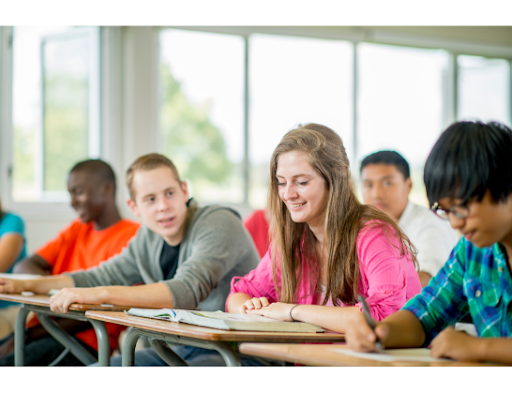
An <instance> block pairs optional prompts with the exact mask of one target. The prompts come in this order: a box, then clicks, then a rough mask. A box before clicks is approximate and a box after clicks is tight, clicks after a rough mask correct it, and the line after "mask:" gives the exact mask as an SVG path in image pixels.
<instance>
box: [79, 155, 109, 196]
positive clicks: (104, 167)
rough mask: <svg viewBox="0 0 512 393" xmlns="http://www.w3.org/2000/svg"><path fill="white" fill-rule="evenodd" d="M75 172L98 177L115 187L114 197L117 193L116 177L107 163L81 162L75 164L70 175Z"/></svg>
mask: <svg viewBox="0 0 512 393" xmlns="http://www.w3.org/2000/svg"><path fill="white" fill-rule="evenodd" d="M73 172H87V173H90V174H93V175H96V176H98V177H99V178H100V179H101V180H103V181H104V182H107V183H112V184H113V185H114V195H115V192H116V175H115V173H114V170H113V169H112V167H111V166H110V165H109V164H107V163H106V162H105V161H103V160H100V159H90V160H85V161H80V162H79V163H77V164H75V165H74V166H73V168H71V170H70V171H69V173H73Z"/></svg>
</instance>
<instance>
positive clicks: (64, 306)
mask: <svg viewBox="0 0 512 393" xmlns="http://www.w3.org/2000/svg"><path fill="white" fill-rule="evenodd" d="M70 280H71V278H70ZM71 281H72V280H71ZM0 288H1V287H0ZM72 303H87V304H103V303H109V304H115V305H118V306H133V307H150V308H172V307H174V302H173V298H172V295H171V292H170V291H169V289H168V288H167V285H165V284H164V283H155V284H148V285H139V286H134V287H131V286H105V287H94V288H72V287H71V288H64V289H63V290H61V291H60V292H59V293H57V294H55V295H53V296H52V297H51V298H50V308H51V309H52V311H53V312H56V313H67V312H68V308H69V305H70V304H72Z"/></svg>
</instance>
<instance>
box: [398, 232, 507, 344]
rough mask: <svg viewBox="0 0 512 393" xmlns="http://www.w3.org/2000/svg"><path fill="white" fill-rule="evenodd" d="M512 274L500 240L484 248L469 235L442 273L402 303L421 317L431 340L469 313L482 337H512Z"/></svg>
mask: <svg viewBox="0 0 512 393" xmlns="http://www.w3.org/2000/svg"><path fill="white" fill-rule="evenodd" d="M511 302H512V279H511V276H510V272H509V269H508V266H507V260H506V256H505V254H504V253H503V251H502V250H501V249H500V246H499V245H498V244H497V243H495V244H493V245H492V246H491V247H487V248H478V247H476V246H474V245H473V244H472V243H471V242H469V241H467V240H466V239H465V238H464V237H462V238H461V240H460V241H459V243H457V245H456V246H455V248H454V249H453V251H452V252H451V254H450V257H449V259H448V261H447V262H446V264H445V265H444V267H443V268H442V269H441V270H440V271H439V273H438V274H437V275H436V276H435V277H433V278H432V279H431V280H430V282H429V285H428V286H427V287H425V288H423V290H422V291H421V293H420V294H418V295H416V296H415V297H414V298H412V299H411V300H409V301H408V302H407V304H406V305H405V306H404V307H403V308H402V309H403V310H408V311H410V312H412V313H413V314H414V315H416V317H417V318H418V319H419V320H420V322H421V324H422V325H423V330H424V331H425V335H426V340H425V345H428V344H429V343H430V341H431V340H432V339H433V338H434V337H435V336H436V335H437V334H439V333H440V332H441V330H443V329H444V328H446V327H447V326H448V325H453V324H455V323H456V322H458V321H460V320H461V318H463V317H464V316H465V315H467V314H468V313H469V314H470V315H471V317H472V318H473V323H474V324H475V327H476V331H477V333H478V336H479V337H512V305H511Z"/></svg>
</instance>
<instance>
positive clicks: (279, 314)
mask: <svg viewBox="0 0 512 393" xmlns="http://www.w3.org/2000/svg"><path fill="white" fill-rule="evenodd" d="M255 299H256V300H257V301H256V300H255ZM264 299H265V298H264ZM250 301H252V302H253V304H254V309H250V308H248V309H247V310H246V312H247V313H248V314H257V315H263V316H264V317H268V318H272V319H277V320H280V321H292V318H291V317H293V319H294V320H295V321H301V322H307V323H311V324H313V325H317V326H321V327H323V328H325V329H328V330H332V331H335V332H339V333H345V331H346V328H347V326H348V323H349V321H350V320H351V319H352V318H353V317H355V316H356V315H357V314H361V312H360V311H359V308H358V307H327V306H317V305H309V304H300V305H295V304H288V303H272V304H270V305H268V306H264V305H262V304H260V303H259V300H258V298H253V299H251V300H250ZM292 308H293V310H292ZM290 313H292V315H290ZM361 315H362V314H361Z"/></svg>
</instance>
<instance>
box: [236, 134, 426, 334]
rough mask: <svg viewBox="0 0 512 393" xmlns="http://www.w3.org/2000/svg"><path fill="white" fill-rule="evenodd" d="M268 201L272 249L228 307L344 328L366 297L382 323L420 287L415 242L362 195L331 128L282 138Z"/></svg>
mask: <svg viewBox="0 0 512 393" xmlns="http://www.w3.org/2000/svg"><path fill="white" fill-rule="evenodd" d="M268 207H269V211H270V216H271V223H270V236H271V246H270V248H269V251H268V252H267V254H266V255H265V256H264V257H263V259H262V261H261V262H260V264H259V265H258V267H257V268H256V269H254V270H253V271H251V272H250V273H248V274H247V275H246V276H244V277H235V278H234V279H233V281H232V286H231V293H230V296H229V297H228V300H227V302H226V308H227V310H228V311H229V312H242V313H251V314H259V315H264V316H267V317H270V318H275V319H279V320H284V321H304V322H309V323H313V324H316V325H319V326H322V327H325V328H327V329H331V330H335V331H339V332H342V333H343V332H344V331H345V327H346V323H347V321H348V319H349V318H350V316H351V315H353V314H354V313H359V312H360V310H361V305H360V304H359V303H358V302H357V295H358V294H360V295H362V296H364V297H366V300H367V303H368V305H369V307H370V312H371V315H372V317H373V318H374V319H376V320H381V319H383V318H384V317H386V316H388V315H390V314H392V313H393V312H395V311H398V310H399V309H400V307H402V306H403V305H404V304H405V302H406V301H407V300H408V299H410V298H411V297H413V296H414V295H415V294H417V293H418V292H419V291H420V290H421V285H420V281H419V278H418V274H417V272H416V270H415V264H416V259H415V256H414V255H415V252H414V248H413V246H412V245H411V244H410V242H409V239H408V238H407V237H406V236H405V235H404V234H403V232H402V231H401V230H400V228H399V227H398V226H397V224H396V223H395V222H394V221H393V220H392V219H391V218H390V217H389V216H388V215H386V214H385V213H383V212H382V211H380V210H378V209H376V208H374V207H372V206H369V205H364V204H361V203H360V202H359V201H358V200H357V197H356V195H355V193H354V190H353V187H352V182H351V178H350V171H349V162H348V158H347V155H346V153H345V148H344V147H343V143H342V141H341V138H340V137H339V136H338V135H337V134H336V133H335V132H334V131H333V130H331V129H329V128H327V127H325V126H321V125H318V124H306V125H304V126H300V127H298V128H297V129H294V130H292V131H290V132H288V133H287V134H286V135H285V136H284V137H283V139H282V140H281V142H280V143H279V145H278V146H277V148H276V149H275V151H274V153H273V155H272V159H271V163H270V189H269V196H268ZM237 280H238V281H237ZM326 306H334V307H326Z"/></svg>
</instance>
